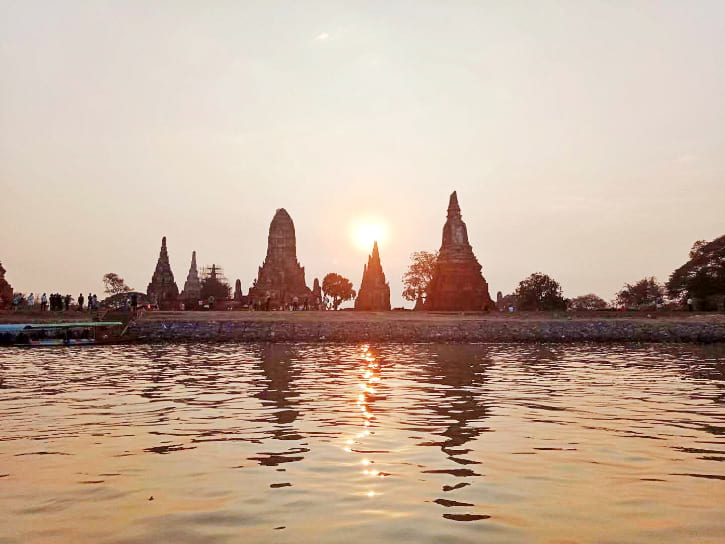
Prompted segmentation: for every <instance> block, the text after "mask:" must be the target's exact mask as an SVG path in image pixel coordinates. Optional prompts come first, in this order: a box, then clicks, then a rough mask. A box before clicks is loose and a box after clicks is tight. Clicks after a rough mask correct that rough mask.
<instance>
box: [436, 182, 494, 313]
mask: <svg viewBox="0 0 725 544" xmlns="http://www.w3.org/2000/svg"><path fill="white" fill-rule="evenodd" d="M494 307H495V304H494V302H493V300H491V296H490V295H489V294H488V283H487V282H486V280H485V279H484V277H483V275H482V274H481V265H480V264H479V263H478V260H477V259H476V256H475V255H474V254H473V249H472V248H471V244H470V243H469V242H468V230H467V229H466V224H465V223H464V222H463V219H461V208H460V206H459V205H458V195H457V194H456V192H455V191H453V193H452V194H451V198H450V201H449V203H448V218H447V219H446V224H445V225H444V226H443V242H442V243H441V249H440V251H439V252H438V260H437V261H436V265H435V268H434V270H433V278H432V279H431V282H430V286H429V287H428V298H427V300H426V303H425V309H426V310H458V311H461V310H470V311H476V310H491V309H493V308H494Z"/></svg>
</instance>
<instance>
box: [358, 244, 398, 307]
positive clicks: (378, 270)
mask: <svg viewBox="0 0 725 544" xmlns="http://www.w3.org/2000/svg"><path fill="white" fill-rule="evenodd" d="M355 309H356V310H361V311H373V312H378V311H386V310H390V285H389V284H388V283H387V282H386V281H385V273H384V272H383V265H382V264H381V263H380V252H379V251H378V243H377V242H375V243H374V244H373V252H372V254H371V255H370V256H369V257H368V264H367V265H365V268H364V269H363V277H362V282H361V283H360V290H359V291H358V295H357V298H356V299H355Z"/></svg>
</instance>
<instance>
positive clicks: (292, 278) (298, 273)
mask: <svg viewBox="0 0 725 544" xmlns="http://www.w3.org/2000/svg"><path fill="white" fill-rule="evenodd" d="M249 297H250V299H251V300H252V301H253V302H257V303H264V302H265V301H266V300H267V298H269V300H270V303H271V306H272V307H275V306H276V307H280V306H283V305H286V304H290V303H291V302H292V301H293V299H294V298H295V297H297V299H298V301H299V303H300V304H304V301H305V299H307V300H308V301H309V300H310V299H311V298H312V291H310V289H309V287H307V284H306V283H305V269H304V267H302V266H300V263H299V262H298V261H297V239H296V236H295V226H294V223H293V222H292V218H291V217H290V216H289V214H288V213H287V211H286V210H285V209H283V208H280V209H278V210H277V212H276V213H275V214H274V218H273V219H272V222H271V223H270V225H269V237H268V238H267V257H266V258H265V259H264V263H263V264H262V266H260V267H259V274H258V276H257V280H256V282H255V284H254V285H253V286H252V287H251V288H250V289H249Z"/></svg>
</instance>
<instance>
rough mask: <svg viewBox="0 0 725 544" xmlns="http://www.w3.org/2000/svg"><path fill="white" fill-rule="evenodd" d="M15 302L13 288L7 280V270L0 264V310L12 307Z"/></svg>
mask: <svg viewBox="0 0 725 544" xmlns="http://www.w3.org/2000/svg"><path fill="white" fill-rule="evenodd" d="M12 301H13V288H12V287H11V286H10V284H9V283H8V282H7V280H6V279H5V269H4V268H3V265H2V263H0V308H3V307H5V306H10V304H11V303H12Z"/></svg>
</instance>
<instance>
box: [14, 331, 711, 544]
mask: <svg viewBox="0 0 725 544" xmlns="http://www.w3.org/2000/svg"><path fill="white" fill-rule="evenodd" d="M724 380H725V347H723V346H722V345H721V346H719V347H718V346H714V347H713V346H711V347H707V346H692V345H690V346H688V345H685V346H663V345H639V346H628V345H602V344H599V345H586V344H580V345H578V344H567V345H564V344H562V345H533V344H526V345H524V344H522V345H511V344H507V345H504V344H482V345H465V344H383V345H369V346H368V345H362V344H343V345H336V344H329V345H326V344H217V345H215V344H178V345H163V344H159V345H137V346H130V347H129V346H107V347H89V348H85V349H73V348H59V349H32V350H25V349H15V348H10V349H4V350H2V351H0V543H2V544H7V543H21V542H22V543H27V542H32V543H34V542H69V543H70V542H73V543H78V542H93V543H106V542H107V543H140V542H154V543H156V542H173V543H175V544H181V543H197V542H215V543H217V542H220V543H224V542H240V543H241V542H245V543H248V542H295V543H297V542H311V543H318V542H347V543H354V542H416V543H417V542H430V543H447V542H456V543H457V542H462V543H463V542H490V543H499V542H501V543H504V542H505V543H510V542H537V543H551V544H553V543H565V542H566V543H574V542H599V543H622V542H653V543H657V544H662V543H666V542H672V543H684V542H692V543H721V542H724V541H725V515H724V513H723V509H724V505H725V464H724V463H723V461H725V404H724V403H725V389H724V387H723V386H724V385H725V381H724Z"/></svg>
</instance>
